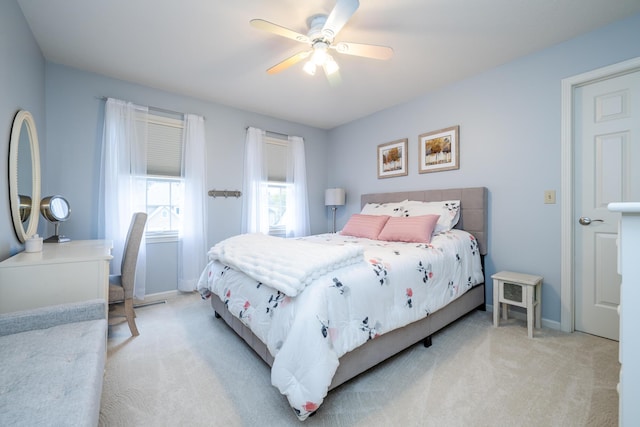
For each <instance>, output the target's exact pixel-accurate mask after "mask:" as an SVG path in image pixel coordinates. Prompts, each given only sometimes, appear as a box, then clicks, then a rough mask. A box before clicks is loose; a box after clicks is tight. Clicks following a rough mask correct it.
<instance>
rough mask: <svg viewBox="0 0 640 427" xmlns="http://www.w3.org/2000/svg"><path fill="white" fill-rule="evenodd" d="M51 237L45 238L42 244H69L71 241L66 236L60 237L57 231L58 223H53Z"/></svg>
mask: <svg viewBox="0 0 640 427" xmlns="http://www.w3.org/2000/svg"><path fill="white" fill-rule="evenodd" d="M53 227H54V228H53V236H51V237H47V238H46V239H45V240H44V243H64V242H70V241H71V239H70V238H68V237H66V236H61V235H60V234H59V229H60V223H59V222H55V223H53Z"/></svg>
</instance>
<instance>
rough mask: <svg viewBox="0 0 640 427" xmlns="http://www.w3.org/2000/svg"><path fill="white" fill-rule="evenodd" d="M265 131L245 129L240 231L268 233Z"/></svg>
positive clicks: (251, 128)
mask: <svg viewBox="0 0 640 427" xmlns="http://www.w3.org/2000/svg"><path fill="white" fill-rule="evenodd" d="M264 135H265V132H264V131H263V130H261V129H257V128H253V127H250V128H249V129H247V137H246V141H245V153H244V183H243V189H242V193H243V196H244V197H243V203H242V232H243V233H264V234H269V193H268V189H267V158H266V155H265V154H266V150H265V143H264Z"/></svg>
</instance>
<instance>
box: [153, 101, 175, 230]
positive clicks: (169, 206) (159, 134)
mask: <svg viewBox="0 0 640 427" xmlns="http://www.w3.org/2000/svg"><path fill="white" fill-rule="evenodd" d="M182 129H183V122H182V120H177V119H174V118H169V117H164V116H161V115H159V114H156V113H154V112H152V111H149V115H148V123H147V203H146V205H147V215H148V219H147V231H146V233H147V239H148V240H150V241H161V240H175V239H177V238H178V234H179V232H180V230H181V229H182V212H180V206H181V204H182V199H183V195H184V181H183V179H182V177H181V167H182Z"/></svg>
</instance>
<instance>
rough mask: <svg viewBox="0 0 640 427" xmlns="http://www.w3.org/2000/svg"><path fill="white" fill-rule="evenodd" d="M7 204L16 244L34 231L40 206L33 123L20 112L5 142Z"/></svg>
mask: <svg viewBox="0 0 640 427" xmlns="http://www.w3.org/2000/svg"><path fill="white" fill-rule="evenodd" d="M9 200H10V205H11V217H12V219H13V228H14V229H15V232H16V236H17V237H18V240H20V242H24V241H26V240H27V239H28V238H29V237H31V236H33V235H34V234H35V233H36V231H37V229H38V218H39V216H40V212H39V211H38V204H39V203H40V149H39V146H38V132H37V131H36V122H35V121H34V120H33V116H32V115H31V113H29V112H28V111H24V110H20V111H18V113H17V114H16V117H15V119H14V120H13V126H12V128H11V140H10V141H9Z"/></svg>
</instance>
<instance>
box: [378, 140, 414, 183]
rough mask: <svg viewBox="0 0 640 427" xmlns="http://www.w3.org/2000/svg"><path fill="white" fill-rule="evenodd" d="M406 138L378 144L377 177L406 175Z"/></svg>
mask: <svg viewBox="0 0 640 427" xmlns="http://www.w3.org/2000/svg"><path fill="white" fill-rule="evenodd" d="M407 141H408V140H407V138H405V139H399V140H397V141H393V142H388V143H386V144H380V145H378V178H391V177H393V176H403V175H407V174H408V171H407V154H408V153H407Z"/></svg>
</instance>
